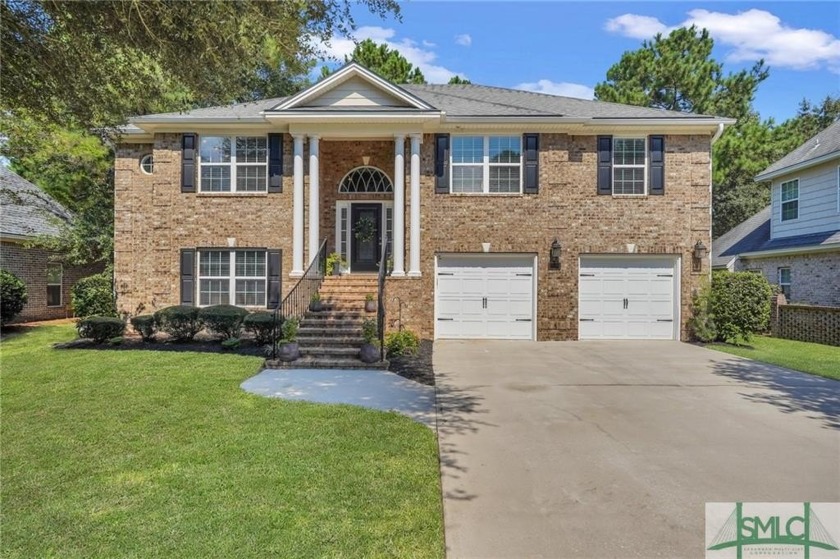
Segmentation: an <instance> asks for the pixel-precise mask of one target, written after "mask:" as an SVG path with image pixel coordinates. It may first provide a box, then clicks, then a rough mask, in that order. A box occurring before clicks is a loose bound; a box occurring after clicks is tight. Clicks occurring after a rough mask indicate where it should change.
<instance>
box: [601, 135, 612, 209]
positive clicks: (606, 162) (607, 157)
mask: <svg viewBox="0 0 840 559" xmlns="http://www.w3.org/2000/svg"><path fill="white" fill-rule="evenodd" d="M598 194H607V195H610V194H612V136H598Z"/></svg>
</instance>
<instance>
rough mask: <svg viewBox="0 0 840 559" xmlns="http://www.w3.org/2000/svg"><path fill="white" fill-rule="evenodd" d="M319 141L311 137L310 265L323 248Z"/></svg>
mask: <svg viewBox="0 0 840 559" xmlns="http://www.w3.org/2000/svg"><path fill="white" fill-rule="evenodd" d="M319 139H320V138H319V137H318V136H309V259H308V260H307V262H308V263H309V264H311V263H312V261H313V260H315V257H316V256H318V248H320V246H321V239H320V236H321V229H320V227H321V200H320V196H321V194H320V192H319V190H320V188H319V187H320V180H321V179H320V168H319V162H318V140H319Z"/></svg>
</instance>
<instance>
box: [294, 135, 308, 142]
mask: <svg viewBox="0 0 840 559" xmlns="http://www.w3.org/2000/svg"><path fill="white" fill-rule="evenodd" d="M292 139H293V140H294V141H296V142H302V141H304V140H305V139H306V134H292Z"/></svg>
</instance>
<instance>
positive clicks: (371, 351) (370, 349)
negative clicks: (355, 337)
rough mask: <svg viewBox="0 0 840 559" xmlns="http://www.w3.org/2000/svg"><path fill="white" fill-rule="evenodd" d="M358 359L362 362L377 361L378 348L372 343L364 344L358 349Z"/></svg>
mask: <svg viewBox="0 0 840 559" xmlns="http://www.w3.org/2000/svg"><path fill="white" fill-rule="evenodd" d="M359 359H361V360H362V361H363V362H364V363H374V362H376V361H379V348H378V347H376V346H375V345H373V344H364V345H363V346H362V348H361V349H360V350H359Z"/></svg>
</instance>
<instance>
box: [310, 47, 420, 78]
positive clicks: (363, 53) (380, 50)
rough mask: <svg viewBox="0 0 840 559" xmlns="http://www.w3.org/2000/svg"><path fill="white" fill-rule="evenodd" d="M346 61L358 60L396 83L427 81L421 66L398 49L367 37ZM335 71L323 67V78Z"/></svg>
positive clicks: (345, 58) (346, 57)
mask: <svg viewBox="0 0 840 559" xmlns="http://www.w3.org/2000/svg"><path fill="white" fill-rule="evenodd" d="M344 62H358V63H359V64H361V65H362V66H364V67H365V68H367V69H369V70H371V71H373V72H376V73H377V74H379V75H380V76H381V77H383V78H385V79H386V80H388V81H392V82H394V83H426V78H425V77H424V76H423V72H421V71H420V69H419V68H417V67H416V66H414V65H413V64H412V63H411V62H409V61H408V59H406V57H404V56H403V55H402V54H400V52H399V51H398V50H397V49H392V48H391V47H389V46H388V45H386V44H384V43H383V44H377V43H376V42H374V41H373V40H372V39H365V40H364V41H361V42H359V43H358V44H357V45H356V48H354V49H353V52H352V53H351V54H350V55H349V56H345V57H344ZM332 73H333V70H330V69H329V68H328V67H327V66H322V67H321V78H322V79H323V78H325V77H327V76H329V75H330V74H332Z"/></svg>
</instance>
